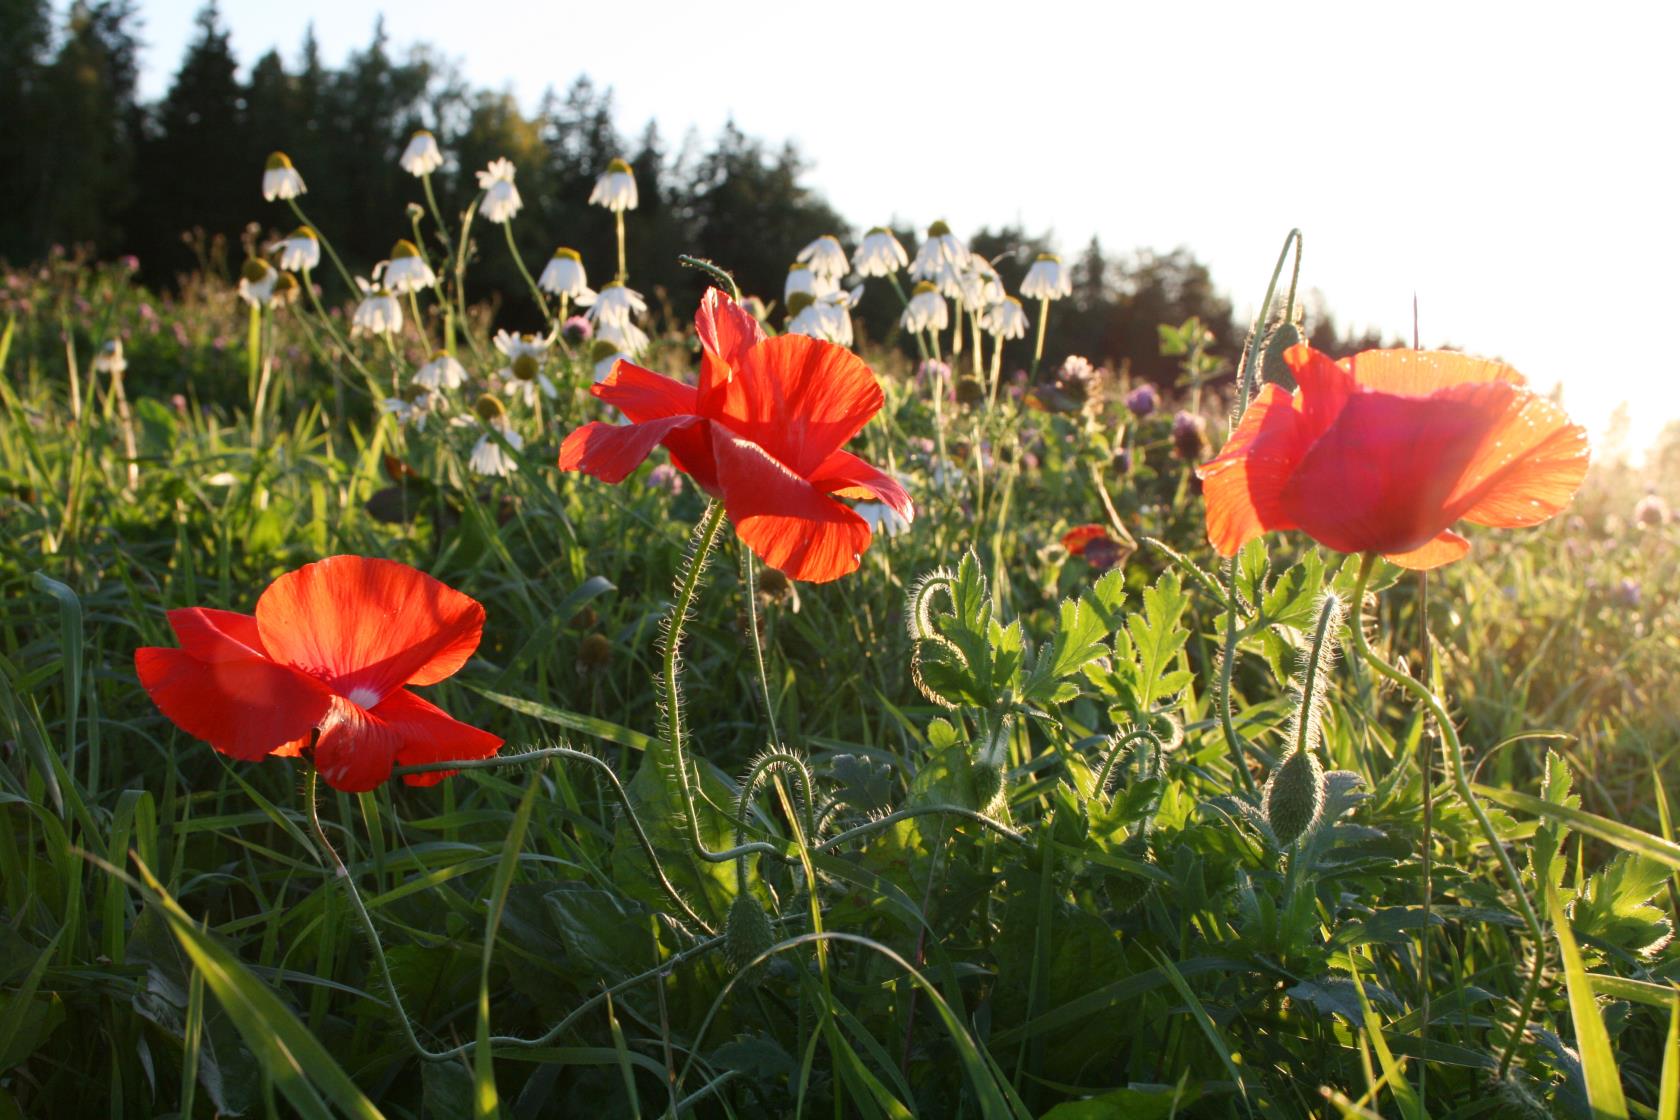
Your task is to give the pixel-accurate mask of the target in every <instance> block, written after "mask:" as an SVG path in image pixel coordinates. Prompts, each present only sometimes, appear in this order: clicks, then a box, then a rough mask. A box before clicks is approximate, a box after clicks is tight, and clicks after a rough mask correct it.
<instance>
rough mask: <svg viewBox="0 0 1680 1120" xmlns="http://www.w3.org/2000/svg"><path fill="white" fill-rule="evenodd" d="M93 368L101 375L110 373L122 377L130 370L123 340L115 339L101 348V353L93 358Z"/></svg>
mask: <svg viewBox="0 0 1680 1120" xmlns="http://www.w3.org/2000/svg"><path fill="white" fill-rule="evenodd" d="M93 368H94V369H96V370H98V371H99V372H100V373H109V374H113V375H115V376H117V377H121V376H122V374H123V371H124V370H126V369H128V359H126V358H124V357H123V344H122V339H120V338H113V339H110V340H108V341H107V342H106V343H105V345H103V346H101V347H100V348H99V353H97V354H95V355H94V356H93Z"/></svg>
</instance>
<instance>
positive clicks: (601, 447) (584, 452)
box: [560, 416, 706, 482]
mask: <svg viewBox="0 0 1680 1120" xmlns="http://www.w3.org/2000/svg"><path fill="white" fill-rule="evenodd" d="M705 423H706V421H704V420H702V419H701V418H700V417H698V416H665V417H661V418H660V419H657V420H649V421H647V422H646V423H641V424H603V423H602V422H601V421H599V420H596V421H594V422H593V423H590V424H585V425H584V426H583V427H581V428H579V429H577V430H576V431H574V432H572V433H571V434H570V435H568V436H567V437H566V441H565V442H564V443H562V444H561V445H560V469H561V470H563V471H583V472H584V473H585V474H592V475H594V476H595V477H596V478H598V479H600V480H601V481H602V482H623V481H624V479H625V478H626V477H627V476H628V475H629V474H630V472H631V471H633V470H635V469H636V468H637V467H639V466H641V465H642V461H643V460H645V459H646V458H647V457H648V456H649V455H651V454H653V449H654V448H655V447H658V446H659V445H660V444H661V443H663V442H664V441H665V440H666V439H668V438H669V437H670V436H671V434H672V433H673V432H676V431H678V430H680V429H683V428H690V427H693V426H694V425H696V424H699V425H704V424H705ZM689 473H691V474H692V473H693V472H692V471H690V472H689Z"/></svg>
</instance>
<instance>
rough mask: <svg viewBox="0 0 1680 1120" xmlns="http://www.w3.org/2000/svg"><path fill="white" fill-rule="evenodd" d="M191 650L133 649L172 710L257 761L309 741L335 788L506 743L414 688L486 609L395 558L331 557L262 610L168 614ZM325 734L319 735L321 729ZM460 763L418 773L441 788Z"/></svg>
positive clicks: (416, 781)
mask: <svg viewBox="0 0 1680 1120" xmlns="http://www.w3.org/2000/svg"><path fill="white" fill-rule="evenodd" d="M169 625H170V626H171V627H172V628H173V629H174V631H175V637H176V638H177V639H178V640H179V641H180V643H181V648H179V649H167V648H158V647H147V648H144V649H138V650H135V651H134V668H135V670H136V671H137V672H138V673H139V674H140V683H141V684H142V685H143V686H145V689H146V691H147V692H148V693H150V694H151V697H152V700H153V702H154V703H156V704H157V706H158V708H159V709H161V710H162V712H163V714H164V715H166V716H168V717H169V718H170V719H171V720H173V721H174V723H175V725H176V726H177V727H179V728H181V730H183V731H185V732H187V733H188V734H190V735H194V736H196V737H198V738H200V739H204V740H206V741H208V742H209V743H210V745H211V746H213V747H215V748H216V749H217V750H219V751H221V752H222V753H223V754H226V755H231V756H233V757H234V758H238V759H243V760H245V761H247V762H258V761H261V760H262V759H264V758H266V757H268V756H269V755H279V756H281V757H295V756H297V755H300V754H301V753H302V752H303V751H304V750H305V749H309V748H310V747H311V739H312V737H313V752H314V763H315V767H316V769H317V770H319V771H320V774H321V777H322V778H324V779H325V780H326V783H327V784H328V785H329V786H332V787H333V788H334V789H340V790H344V791H345V792H347V793H361V792H364V791H366V790H370V789H373V788H374V787H376V786H378V785H379V784H380V783H381V782H384V781H385V780H386V779H388V778H389V777H390V776H391V767H392V766H393V765H395V764H402V765H405V766H407V765H413V764H415V763H422V762H445V761H450V760H454V759H471V758H488V757H489V756H490V755H493V754H495V753H496V751H497V750H499V749H500V748H501V745H502V741H501V740H500V739H498V738H497V737H496V736H494V735H492V734H490V733H489V732H487V731H480V730H479V729H478V728H476V727H470V726H468V725H467V724H464V723H461V722H459V721H457V720H454V719H451V718H450V717H449V716H447V715H445V714H444V713H443V711H442V710H440V709H439V708H437V707H434V706H433V705H432V704H429V703H427V702H426V701H425V700H422V699H421V698H420V697H419V696H416V695H415V694H414V693H412V692H410V691H409V690H408V688H407V687H406V686H408V685H426V684H436V683H437V682H438V681H441V680H443V679H444V678H446V677H448V676H450V675H452V674H453V673H454V672H455V671H456V670H457V669H459V668H460V667H461V666H462V665H463V664H465V663H466V660H467V658H468V657H471V656H472V652H473V650H475V649H477V648H478V639H479V634H480V632H481V631H482V630H483V627H484V608H483V607H482V606H480V605H479V604H478V603H477V601H475V600H473V599H472V598H469V597H468V596H466V595H463V594H461V593H460V592H459V591H455V590H453V589H452V588H450V587H447V586H445V585H444V584H442V583H440V582H438V581H437V580H435V579H433V578H432V577H431V576H428V575H426V574H425V573H423V572H418V571H415V570H414V569H413V568H410V567H409V566H408V565H406V564H399V563H396V562H395V561H392V560H372V559H368V558H365V557H361V556H332V557H328V558H327V559H325V560H322V561H319V562H318V563H314V564H307V565H305V566H304V567H302V568H299V569H298V570H297V571H295V572H288V573H286V574H285V575H283V576H281V577H280V578H279V579H277V580H275V581H274V582H273V583H271V584H269V586H268V590H266V591H264V592H263V593H262V596H261V598H259V599H258V600H257V610H256V614H255V615H246V614H239V613H237V612H235V611H220V610H210V609H207V608H204V607H188V608H186V609H184V610H173V611H170V612H169ZM317 732H318V733H319V734H315V733H317ZM450 773H452V771H441V770H440V771H433V772H430V773H425V774H410V775H408V776H407V777H406V778H405V780H406V781H407V782H408V783H409V784H410V785H432V784H434V783H436V782H439V781H441V780H443V779H444V778H446V777H448V776H449V774H450Z"/></svg>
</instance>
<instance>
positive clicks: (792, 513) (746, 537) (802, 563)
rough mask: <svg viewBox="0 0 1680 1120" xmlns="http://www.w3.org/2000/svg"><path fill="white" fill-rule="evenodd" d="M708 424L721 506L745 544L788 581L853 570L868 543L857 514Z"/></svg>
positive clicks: (746, 443) (770, 458) (813, 579)
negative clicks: (716, 469) (722, 504)
mask: <svg viewBox="0 0 1680 1120" xmlns="http://www.w3.org/2000/svg"><path fill="white" fill-rule="evenodd" d="M776 341H780V340H779V339H778V340H776ZM767 345H768V344H767ZM760 349H762V347H761V348H760ZM711 428H712V447H713V452H714V454H715V455H716V458H717V465H718V484H719V486H720V488H721V489H722V491H723V502H724V508H725V509H726V510H727V512H728V514H729V520H730V521H732V522H733V523H734V525H735V531H736V532H737V533H739V534H740V536H741V539H742V540H743V541H745V542H746V544H747V547H748V548H750V549H752V550H753V552H754V553H756V554H757V555H758V557H759V558H760V559H761V560H763V561H764V562H765V563H766V564H768V565H770V566H771V567H772V568H776V569H778V570H779V571H781V572H783V573H784V574H785V575H787V576H788V578H789V579H800V580H809V581H810V582H812V583H823V582H826V581H828V580H832V579H838V578H840V577H841V576H843V575H845V574H846V573H848V572H851V571H855V570H856V569H857V566H858V563H859V561H860V558H861V555H862V553H863V551H864V549H866V548H868V547H869V525H868V523H867V522H865V521H864V520H863V518H861V517H859V516H858V515H857V514H855V513H853V512H852V511H851V510H850V509H848V508H847V507H846V506H844V505H842V504H841V503H839V502H837V501H835V500H834V499H833V498H830V497H829V496H828V495H826V494H824V493H823V492H822V491H820V490H818V489H817V488H816V487H815V486H812V485H811V484H810V483H809V482H807V481H805V480H804V479H803V478H800V477H799V476H798V475H796V474H794V473H793V472H792V471H791V470H789V469H788V468H787V467H786V466H784V465H783V464H782V463H781V462H779V461H777V460H776V459H775V458H774V457H773V456H771V455H770V454H769V453H768V452H766V451H765V450H764V449H763V448H762V447H759V446H758V445H756V444H754V443H752V442H751V441H749V440H745V439H742V438H740V437H739V436H736V435H733V434H731V433H730V432H729V431H727V430H726V429H724V427H723V426H722V425H720V424H713V425H712V426H711Z"/></svg>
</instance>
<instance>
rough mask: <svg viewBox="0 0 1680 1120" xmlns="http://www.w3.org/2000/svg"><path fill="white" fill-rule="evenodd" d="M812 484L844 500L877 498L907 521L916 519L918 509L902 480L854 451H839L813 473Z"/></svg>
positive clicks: (825, 460)
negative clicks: (854, 453)
mask: <svg viewBox="0 0 1680 1120" xmlns="http://www.w3.org/2000/svg"><path fill="white" fill-rule="evenodd" d="M810 482H811V485H812V486H815V487H816V488H817V489H818V490H821V491H823V492H824V493H825V494H838V495H840V496H841V497H843V498H862V499H864V500H868V499H876V500H879V501H883V502H885V503H887V505H889V506H891V507H892V510H893V512H894V513H896V514H898V515H899V516H900V517H902V518H904V520H906V521H914V520H915V519H916V507H915V504H914V503H913V502H911V501H910V495H909V494H907V493H905V491H904V487H903V486H900V485H899V483H898V480H897V479H895V478H893V477H892V476H891V475H889V474H887V473H886V472H885V471H882V470H878V469H876V468H875V467H874V466H872V465H870V464H869V463H867V462H865V461H864V460H862V459H860V458H858V457H857V456H856V455H853V454H852V453H851V452H850V451H836V452H835V453H834V454H832V455H830V456H829V457H828V458H826V459H824V460H823V461H822V463H821V464H820V465H819V466H818V467H817V469H816V470H814V471H812V472H811V478H810Z"/></svg>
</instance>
